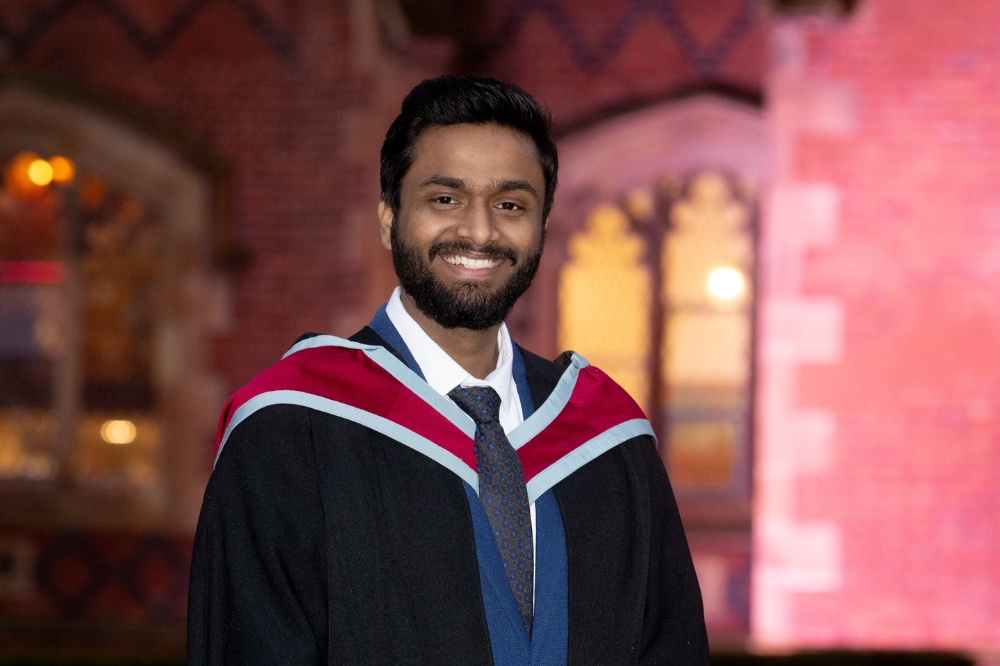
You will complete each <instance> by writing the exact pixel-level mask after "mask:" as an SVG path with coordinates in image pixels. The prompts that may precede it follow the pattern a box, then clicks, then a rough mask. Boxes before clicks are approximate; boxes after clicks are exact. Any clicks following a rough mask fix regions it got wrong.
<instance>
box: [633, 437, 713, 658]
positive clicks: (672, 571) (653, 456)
mask: <svg viewBox="0 0 1000 666" xmlns="http://www.w3.org/2000/svg"><path fill="white" fill-rule="evenodd" d="M632 450H633V451H637V453H638V455H639V456H640V457H641V460H642V467H643V468H644V469H645V470H646V476H647V479H648V483H649V497H650V498H651V500H652V501H651V506H650V539H649V541H650V554H649V571H648V578H647V592H646V609H645V617H644V622H643V630H642V648H641V650H640V654H639V659H638V663H639V664H641V665H646V664H648V665H650V666H652V665H653V664H656V665H657V666H660V665H676V666H682V665H683V666H708V664H709V652H708V636H707V633H706V631H705V612H704V609H703V607H702V601H701V590H700V588H699V586H698V578H697V577H696V575H695V570H694V564H693V562H692V561H691V552H690V550H689V549H688V544H687V538H686V537H685V536H684V527H683V525H682V524H681V517H680V513H679V512H678V510H677V502H676V500H675V499H674V493H673V490H672V489H671V487H670V481H669V480H668V479H667V474H666V471H665V470H664V468H663V463H662V462H661V461H660V458H659V456H658V455H657V453H656V449H655V448H654V447H653V446H652V445H646V446H640V447H638V449H632Z"/></svg>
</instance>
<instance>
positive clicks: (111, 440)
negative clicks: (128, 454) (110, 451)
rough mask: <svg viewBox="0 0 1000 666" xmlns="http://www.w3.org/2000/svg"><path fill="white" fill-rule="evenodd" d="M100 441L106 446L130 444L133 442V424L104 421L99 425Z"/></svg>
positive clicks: (129, 422)
mask: <svg viewBox="0 0 1000 666" xmlns="http://www.w3.org/2000/svg"><path fill="white" fill-rule="evenodd" d="M101 439H103V440H104V441H105V442H107V443H108V444H130V443H132V442H133V441H134V440H135V424H134V423H132V422H131V421H119V420H114V421H105V422H104V423H103V424H101Z"/></svg>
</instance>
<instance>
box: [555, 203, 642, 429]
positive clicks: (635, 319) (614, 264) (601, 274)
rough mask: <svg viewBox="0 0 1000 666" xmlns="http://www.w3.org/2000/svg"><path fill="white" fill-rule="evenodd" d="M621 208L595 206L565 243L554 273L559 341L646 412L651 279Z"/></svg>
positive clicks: (640, 240)
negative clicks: (559, 268)
mask: <svg viewBox="0 0 1000 666" xmlns="http://www.w3.org/2000/svg"><path fill="white" fill-rule="evenodd" d="M644 249H645V248H644V243H643V241H642V239H641V238H640V237H638V236H636V235H635V234H633V233H632V232H631V231H630V230H629V222H628V219H627V218H626V217H625V214H624V213H623V212H622V211H621V210H619V209H618V208H615V207H613V206H600V207H598V208H597V209H595V210H594V211H593V212H592V213H591V214H590V216H589V217H588V218H587V224H586V227H585V229H584V231H582V232H581V233H578V234H576V235H574V236H573V238H572V239H571V240H570V244H569V255H570V261H569V262H568V263H567V264H566V265H565V266H563V268H562V271H561V273H560V276H559V347H560V349H572V350H573V351H575V352H577V353H579V354H581V355H582V356H583V357H584V358H586V359H587V360H588V361H590V362H591V363H593V364H594V365H596V366H597V367H599V368H601V369H602V370H604V371H605V372H607V373H608V374H609V375H610V376H611V377H612V378H613V379H614V380H615V381H617V382H618V383H619V384H621V385H622V387H623V388H624V389H625V390H627V391H628V392H629V394H630V395H631V396H632V397H633V398H635V400H636V402H638V403H639V404H640V405H641V406H642V407H643V409H646V410H647V411H646V413H647V414H648V413H649V410H648V407H649V404H648V402H649V366H648V363H649V360H648V359H649V342H650V335H649V328H650V327H649V307H650V302H651V295H650V291H651V280H650V273H649V269H648V268H647V267H646V266H645V265H644V264H643V263H642V258H643V253H644Z"/></svg>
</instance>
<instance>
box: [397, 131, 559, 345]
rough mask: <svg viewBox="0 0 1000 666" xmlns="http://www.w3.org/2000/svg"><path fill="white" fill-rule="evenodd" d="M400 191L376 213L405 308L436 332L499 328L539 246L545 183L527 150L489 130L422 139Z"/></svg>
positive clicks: (516, 137)
mask: <svg viewBox="0 0 1000 666" xmlns="http://www.w3.org/2000/svg"><path fill="white" fill-rule="evenodd" d="M415 148H416V151H415V158H414V160H413V164H412V166H411V167H410V170H409V171H408V172H407V173H406V175H405V176H404V177H403V181H402V183H401V187H400V207H399V215H398V219H393V214H392V212H391V211H390V210H389V209H388V207H387V206H385V205H384V204H382V205H380V206H379V220H380V231H381V238H382V244H383V245H384V246H385V247H386V248H388V249H391V250H392V259H393V264H394V266H395V269H396V275H397V276H398V277H399V282H400V285H401V286H402V288H403V294H404V301H405V299H406V298H411V299H412V300H413V303H414V304H415V305H416V306H417V308H418V309H419V310H420V311H421V312H422V313H423V314H424V315H426V316H427V317H429V318H430V319H432V320H434V321H436V322H437V323H438V324H440V325H441V326H444V327H445V328H468V329H473V330H484V329H487V328H490V327H491V326H495V325H497V324H499V323H500V322H501V321H503V319H504V318H505V317H506V316H507V313H508V312H510V309H511V308H512V307H513V306H514V302H515V301H516V300H517V299H518V298H519V297H520V296H521V294H523V293H524V291H525V290H526V289H527V288H528V285H530V284H531V280H532V278H533V277H534V274H535V271H536V270H537V269H538V262H539V259H540V258H541V252H542V244H543V242H544V237H545V233H544V225H543V221H542V197H543V196H544V193H545V176H544V174H543V173H542V168H541V166H540V165H539V163H538V152H537V150H536V148H535V144H534V142H533V141H532V140H531V138H530V137H529V136H527V135H525V134H522V133H520V132H517V131H515V130H511V129H508V128H503V127H499V126H497V125H492V124H489V125H448V126H443V127H431V128H429V129H427V130H425V131H424V132H423V133H422V134H421V135H420V137H419V138H418V139H417V142H416V146H415Z"/></svg>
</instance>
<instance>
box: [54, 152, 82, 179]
mask: <svg viewBox="0 0 1000 666" xmlns="http://www.w3.org/2000/svg"><path fill="white" fill-rule="evenodd" d="M49 165H50V166H51V167H52V180H53V181H55V182H57V183H59V184H60V185H65V184H66V183H68V182H70V181H71V180H73V176H74V175H76V167H75V166H73V162H71V161H70V160H69V159H68V158H66V157H63V156H62V155H56V156H54V157H52V158H51V159H50V160H49Z"/></svg>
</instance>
